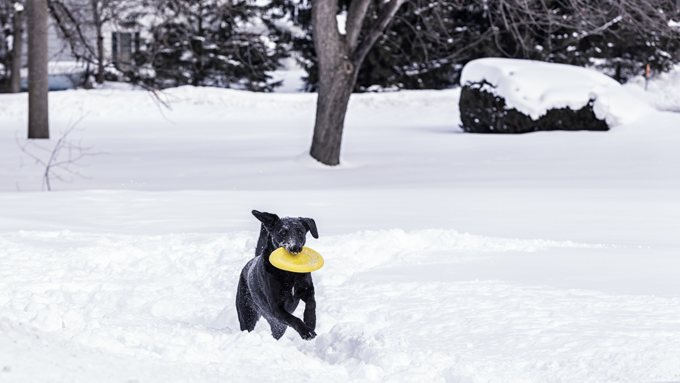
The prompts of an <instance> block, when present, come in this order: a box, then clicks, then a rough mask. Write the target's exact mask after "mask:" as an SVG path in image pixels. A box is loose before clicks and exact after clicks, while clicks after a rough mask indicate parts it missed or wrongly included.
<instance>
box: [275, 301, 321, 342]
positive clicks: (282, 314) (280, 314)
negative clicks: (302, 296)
mask: <svg viewBox="0 0 680 383" xmlns="http://www.w3.org/2000/svg"><path fill="white" fill-rule="evenodd" d="M306 310H307V308H306V307H305V311H306ZM272 314H274V317H276V319H278V320H279V321H281V322H283V323H285V324H286V325H288V326H289V327H292V328H293V329H294V330H295V331H297V332H298V334H300V336H301V337H302V339H304V340H312V339H314V338H315V337H316V333H315V332H314V328H313V327H312V328H310V327H309V326H308V325H307V324H305V323H304V322H302V321H301V320H300V318H297V317H296V316H294V315H293V314H291V313H289V312H288V311H286V309H285V308H284V306H283V305H279V306H277V307H276V308H274V310H272Z"/></svg>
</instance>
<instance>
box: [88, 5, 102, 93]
mask: <svg viewBox="0 0 680 383" xmlns="http://www.w3.org/2000/svg"><path fill="white" fill-rule="evenodd" d="M91 4H92V16H93V18H94V26H95V29H96V30H97V77H96V81H97V84H103V83H104V35H103V33H102V24H103V22H102V17H101V11H100V9H99V4H100V0H91Z"/></svg>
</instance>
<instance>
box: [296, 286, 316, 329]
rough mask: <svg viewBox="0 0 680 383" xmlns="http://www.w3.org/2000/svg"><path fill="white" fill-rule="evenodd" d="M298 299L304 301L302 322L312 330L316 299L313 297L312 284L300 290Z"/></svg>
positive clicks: (314, 327) (313, 327)
mask: <svg viewBox="0 0 680 383" xmlns="http://www.w3.org/2000/svg"><path fill="white" fill-rule="evenodd" d="M300 299H301V300H302V301H303V302H305V313H304V316H303V318H304V322H305V324H306V325H307V326H309V328H311V329H312V330H314V329H316V300H315V299H314V286H312V285H310V286H307V287H306V288H305V289H303V290H302V291H300Z"/></svg>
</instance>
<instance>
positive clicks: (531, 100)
mask: <svg viewBox="0 0 680 383" xmlns="http://www.w3.org/2000/svg"><path fill="white" fill-rule="evenodd" d="M482 81H487V82H488V83H490V84H491V85H488V86H485V87H483V88H482V90H484V91H487V92H489V93H492V94H494V95H496V96H501V97H503V98H504V99H505V103H506V107H507V108H514V109H517V110H518V111H520V112H522V113H523V114H525V115H528V116H530V117H531V118H532V119H533V120H538V119H539V118H540V117H541V116H543V115H545V114H546V112H547V111H548V110H549V109H558V108H566V107H568V108H570V109H572V110H579V109H581V108H582V107H584V106H585V105H586V104H587V103H588V101H590V100H591V99H593V100H595V103H594V105H593V109H594V111H595V115H596V116H597V118H598V119H603V120H606V122H607V125H609V127H614V126H617V125H621V124H627V123H631V122H633V121H635V120H636V119H638V118H639V117H640V116H642V115H644V114H645V113H647V112H649V111H650V108H649V107H648V106H647V105H646V104H645V103H641V102H640V100H639V99H637V98H635V97H633V96H632V95H630V94H628V93H627V92H625V91H622V88H621V85H620V84H619V83H618V82H616V81H615V80H613V79H612V78H610V77H608V76H605V75H603V74H601V73H599V72H596V71H594V70H591V69H587V68H581V67H577V66H571V65H564V64H553V63H546V62H541V61H531V60H518V59H506V58H483V59H477V60H473V61H471V62H469V63H468V64H467V65H465V67H464V68H463V72H462V74H461V80H460V82H461V85H467V84H469V83H479V82H482Z"/></svg>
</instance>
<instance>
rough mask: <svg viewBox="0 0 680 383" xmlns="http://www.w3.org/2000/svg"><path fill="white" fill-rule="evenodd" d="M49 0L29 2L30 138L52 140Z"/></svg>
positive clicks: (30, 0) (32, 0) (31, 0)
mask: <svg viewBox="0 0 680 383" xmlns="http://www.w3.org/2000/svg"><path fill="white" fill-rule="evenodd" d="M47 15H48V12H47V0H28V138H50V130H49V117H48V104H47V95H48V91H49V77H48V72H47V60H48V54H47Z"/></svg>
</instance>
